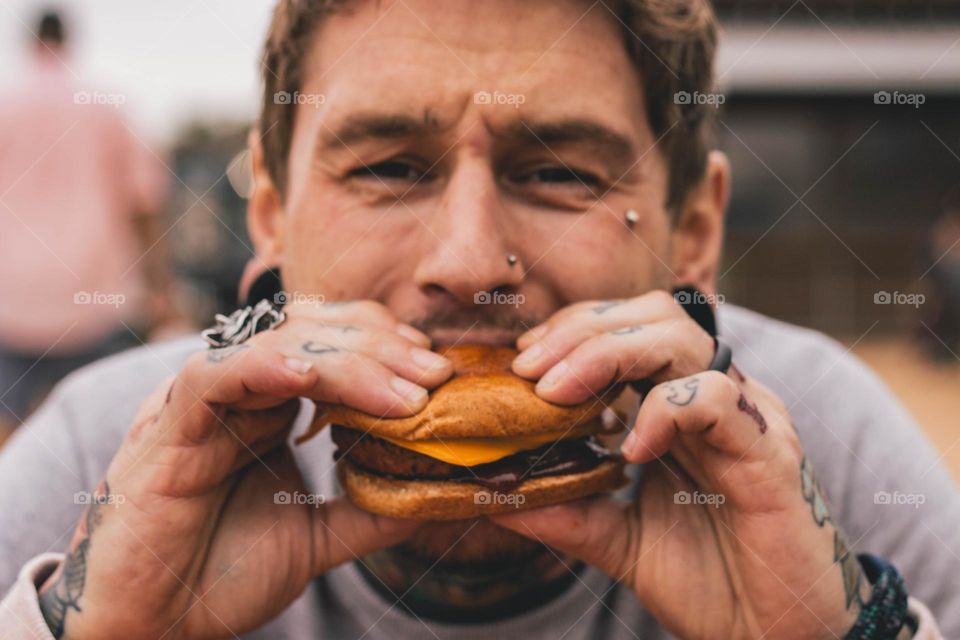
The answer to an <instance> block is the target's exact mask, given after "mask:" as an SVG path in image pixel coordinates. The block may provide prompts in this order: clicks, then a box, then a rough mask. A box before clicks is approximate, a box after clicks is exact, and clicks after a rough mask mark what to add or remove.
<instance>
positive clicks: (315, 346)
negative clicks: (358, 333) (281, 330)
mask: <svg viewBox="0 0 960 640" xmlns="http://www.w3.org/2000/svg"><path fill="white" fill-rule="evenodd" d="M301 349H303V350H304V351H306V352H307V353H312V354H313V355H315V356H321V355H323V354H325V353H334V352H336V351H340V349H338V348H337V347H332V346H330V345H329V344H324V343H322V342H314V341H313V340H308V341H307V342H304V343H303V346H302V347H301Z"/></svg>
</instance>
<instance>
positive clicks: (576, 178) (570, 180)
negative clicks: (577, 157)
mask: <svg viewBox="0 0 960 640" xmlns="http://www.w3.org/2000/svg"><path fill="white" fill-rule="evenodd" d="M513 180H514V182H518V183H521V184H524V183H527V184H558V185H569V186H573V187H581V188H582V187H583V186H584V185H586V186H587V187H590V188H591V189H594V190H595V189H596V188H597V187H598V186H599V185H600V181H599V179H598V178H597V177H596V176H594V175H593V174H591V173H587V172H585V171H577V170H575V169H571V168H569V167H563V166H560V167H544V168H542V169H537V170H536V171H533V172H531V173H528V174H525V175H521V176H516V177H515V178H513Z"/></svg>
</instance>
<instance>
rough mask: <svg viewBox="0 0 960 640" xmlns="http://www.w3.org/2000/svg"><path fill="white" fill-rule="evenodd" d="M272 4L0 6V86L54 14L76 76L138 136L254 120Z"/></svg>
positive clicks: (33, 2) (91, 1) (115, 1)
mask: <svg viewBox="0 0 960 640" xmlns="http://www.w3.org/2000/svg"><path fill="white" fill-rule="evenodd" d="M273 4H274V0H242V1H239V2H238V1H237V0H164V1H163V2H130V0H83V1H82V2H69V3H68V2H62V3H51V2H39V1H37V0H2V2H0V84H2V85H7V84H8V83H10V82H12V81H14V78H16V76H17V75H18V74H19V73H20V70H21V69H22V67H23V65H24V63H25V62H26V61H27V60H28V58H27V53H28V51H27V50H26V47H27V45H28V43H29V41H30V37H31V34H30V31H29V29H34V28H35V27H34V22H35V21H36V16H37V14H38V12H39V11H40V10H41V9H42V8H43V7H47V6H59V7H62V8H63V9H64V11H65V15H66V16H68V17H69V19H70V24H69V25H68V26H69V27H70V30H71V37H72V38H73V40H74V46H73V56H72V57H71V58H70V59H68V61H67V63H68V65H69V66H70V68H71V69H72V70H74V71H75V72H76V74H77V75H78V76H80V77H82V78H84V79H87V80H92V81H93V84H94V86H98V87H102V88H103V90H104V91H114V92H118V93H123V94H125V95H127V96H129V98H128V107H129V108H128V111H129V113H130V117H131V118H132V119H133V121H134V122H136V123H137V124H139V125H140V128H141V129H142V130H143V131H144V134H145V135H146V136H147V137H149V138H151V139H154V140H156V141H163V140H165V139H168V138H169V136H170V135H171V134H172V133H174V132H175V131H176V130H177V128H178V127H179V126H182V124H183V123H184V121H186V120H189V119H190V118H192V117H194V116H204V115H210V116H213V115H216V116H220V117H236V118H249V119H252V118H253V117H254V115H255V113H256V106H257V104H256V103H257V95H258V90H259V88H258V73H257V60H258V57H259V49H260V45H261V43H262V41H263V37H264V35H265V33H266V28H267V23H268V20H269V14H270V8H271V7H272V5H273Z"/></svg>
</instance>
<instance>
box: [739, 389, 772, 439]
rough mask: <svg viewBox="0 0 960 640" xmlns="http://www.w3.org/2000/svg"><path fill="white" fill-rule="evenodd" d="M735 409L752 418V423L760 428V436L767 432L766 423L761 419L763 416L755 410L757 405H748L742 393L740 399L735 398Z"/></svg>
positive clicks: (748, 402)
mask: <svg viewBox="0 0 960 640" xmlns="http://www.w3.org/2000/svg"><path fill="white" fill-rule="evenodd" d="M737 409H739V410H740V411H742V412H743V413H745V414H747V415H748V416H750V417H751V418H753V421H754V422H756V423H757V425H758V426H759V427H760V433H761V434H764V433H766V432H767V421H766V420H765V419H764V418H763V414H762V413H760V410H759V409H757V405H755V404H750V401H749V400H747V397H746V396H745V395H743V394H742V393H741V394H740V397H739V398H737Z"/></svg>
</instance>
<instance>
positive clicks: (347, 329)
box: [323, 324, 361, 333]
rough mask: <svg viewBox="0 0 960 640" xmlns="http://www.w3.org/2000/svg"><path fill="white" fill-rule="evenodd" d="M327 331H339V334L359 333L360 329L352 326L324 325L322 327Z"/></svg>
mask: <svg viewBox="0 0 960 640" xmlns="http://www.w3.org/2000/svg"><path fill="white" fill-rule="evenodd" d="M323 326H325V327H327V328H329V329H340V333H350V332H351V331H360V330H361V329H360V327H356V326H354V325H352V324H325V325H323Z"/></svg>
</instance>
